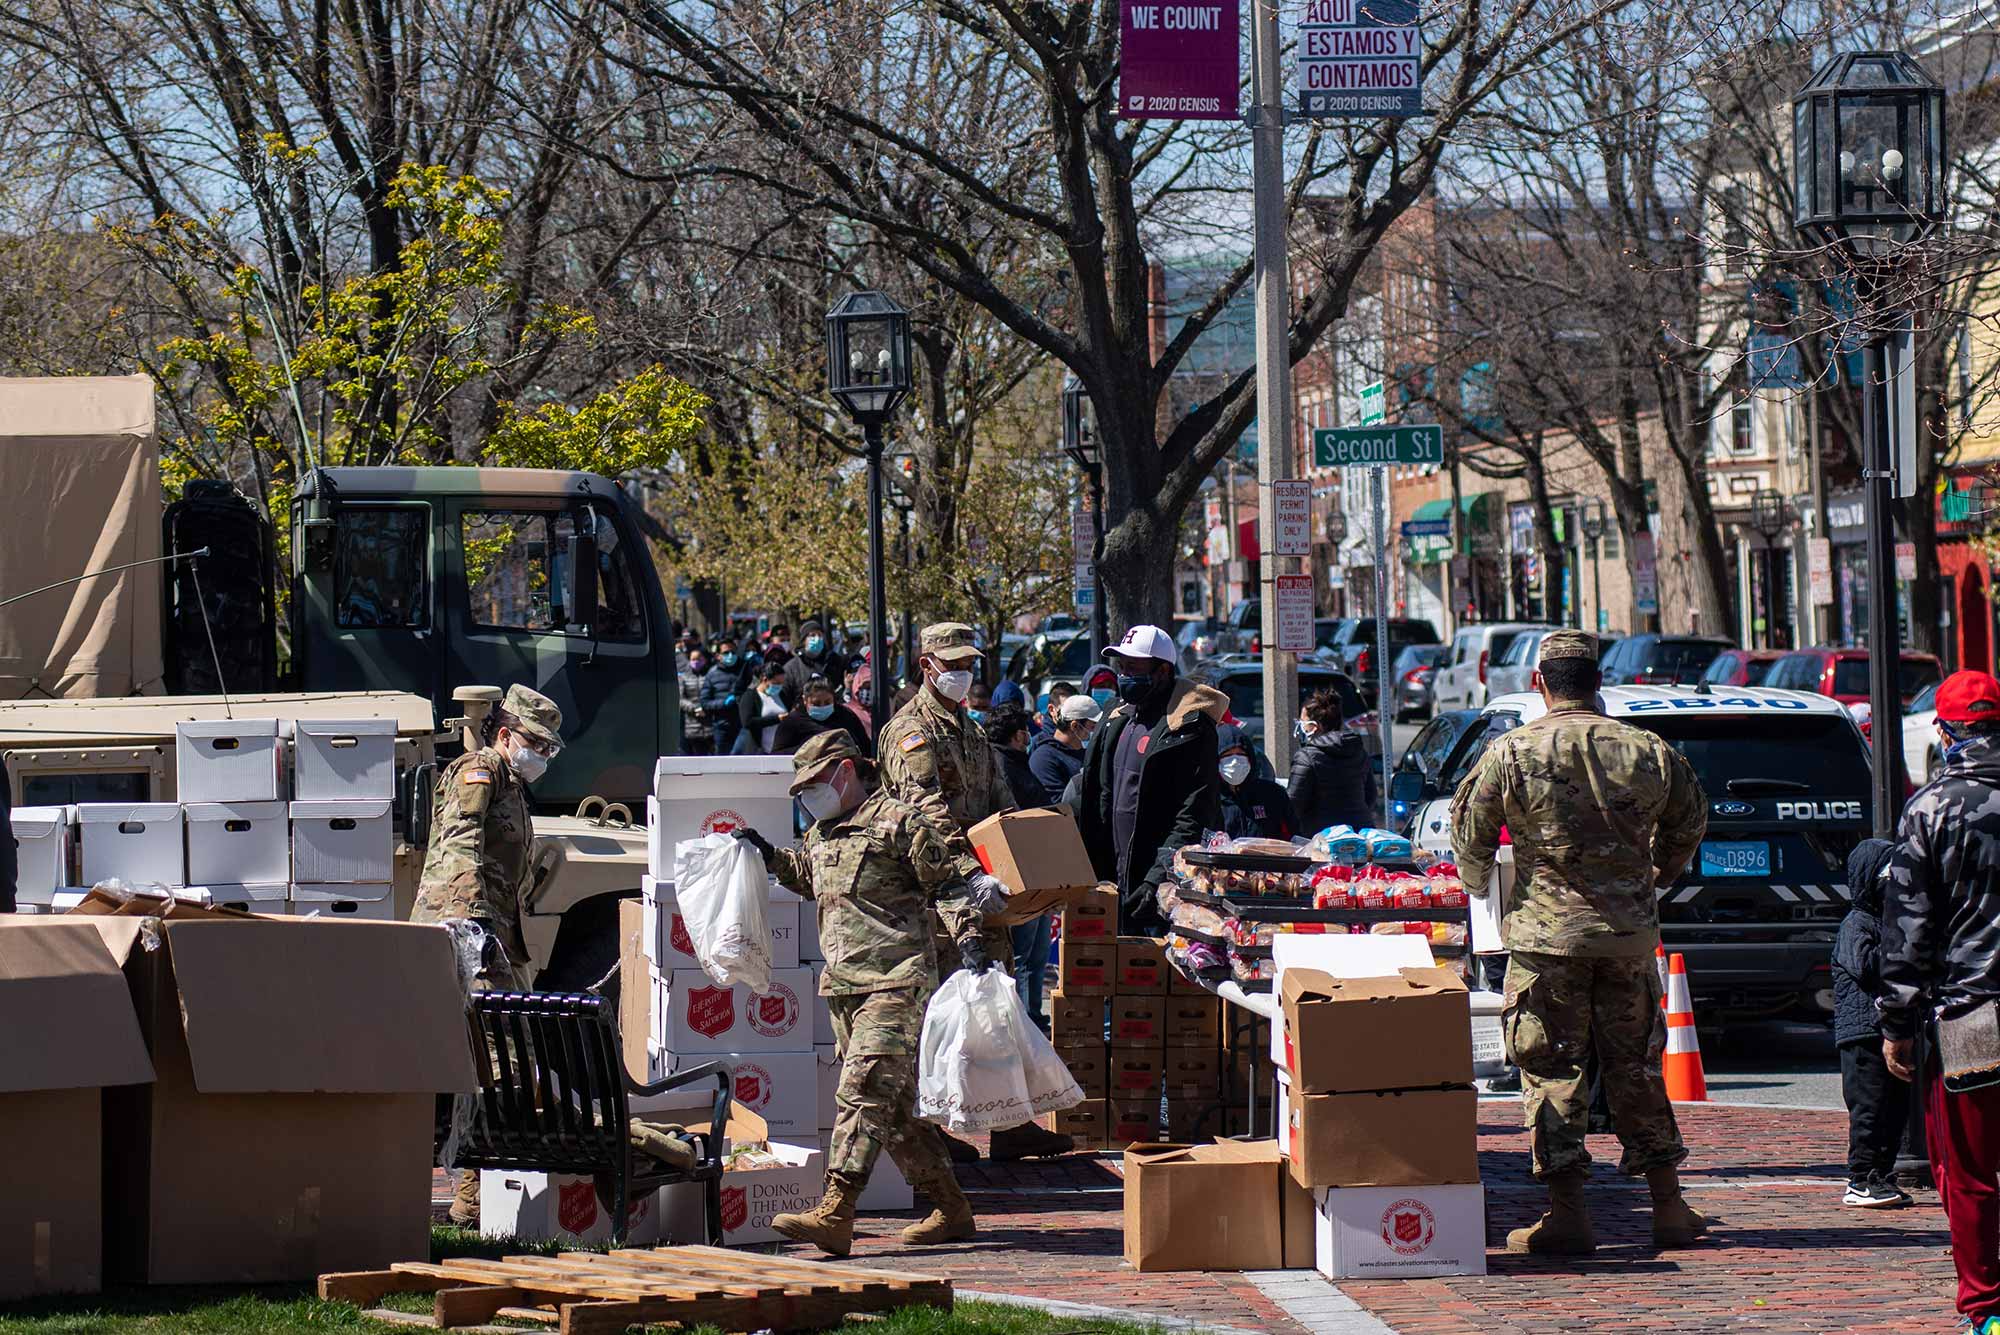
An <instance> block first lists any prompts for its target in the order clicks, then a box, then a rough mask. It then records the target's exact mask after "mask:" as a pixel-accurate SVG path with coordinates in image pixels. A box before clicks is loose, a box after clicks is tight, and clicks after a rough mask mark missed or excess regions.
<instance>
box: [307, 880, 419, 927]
mask: <svg viewBox="0 0 2000 1335" xmlns="http://www.w3.org/2000/svg"><path fill="white" fill-rule="evenodd" d="M287 899H288V901H289V904H288V907H287V908H286V912H288V913H290V914H291V915H292V916H293V917H295V918H310V917H315V916H318V917H323V918H352V919H355V920H356V921H360V922H394V921H396V887H395V886H393V885H388V884H376V885H324V884H321V885H314V884H300V883H298V882H294V883H293V884H292V887H291V893H290V894H289V895H288V896H287Z"/></svg>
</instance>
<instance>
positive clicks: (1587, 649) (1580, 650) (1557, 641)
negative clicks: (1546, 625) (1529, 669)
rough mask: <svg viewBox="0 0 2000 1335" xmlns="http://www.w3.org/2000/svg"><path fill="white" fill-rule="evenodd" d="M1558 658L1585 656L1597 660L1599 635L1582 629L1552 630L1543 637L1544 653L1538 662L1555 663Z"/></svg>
mask: <svg viewBox="0 0 2000 1335" xmlns="http://www.w3.org/2000/svg"><path fill="white" fill-rule="evenodd" d="M1558 658H1585V659H1589V660H1590V661H1591V662H1593V663H1595V662H1596V661H1597V637H1596V636H1595V635H1592V634H1590V633H1588V632H1587V631H1581V630H1552V631H1550V632H1549V633H1548V634H1547V635H1545V636H1543V637H1542V655H1541V658H1540V659H1539V660H1538V663H1553V662H1555V661H1556V660H1557V659H1558Z"/></svg>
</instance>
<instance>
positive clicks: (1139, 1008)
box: [1111, 996, 1167, 1053]
mask: <svg viewBox="0 0 2000 1335" xmlns="http://www.w3.org/2000/svg"><path fill="white" fill-rule="evenodd" d="M1166 1009H1167V999H1166V998H1165V997H1127V996H1115V997H1113V998H1111V1046H1112V1047H1114V1048H1150V1049H1152V1050H1153V1051H1154V1052H1155V1053H1158V1051H1159V1050H1160V1048H1161V1047H1163V1046H1164V1045H1165V1044H1166V1041H1167V1039H1166V1035H1167V1017H1166Z"/></svg>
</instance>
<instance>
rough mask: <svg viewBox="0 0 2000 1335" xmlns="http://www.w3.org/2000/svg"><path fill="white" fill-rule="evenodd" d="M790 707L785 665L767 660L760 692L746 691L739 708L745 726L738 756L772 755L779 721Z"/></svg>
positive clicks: (760, 681) (739, 717) (758, 683)
mask: <svg viewBox="0 0 2000 1335" xmlns="http://www.w3.org/2000/svg"><path fill="white" fill-rule="evenodd" d="M790 708H791V705H790V702H788V701H787V700H786V699H785V666H784V664H782V663H773V662H771V661H770V660H768V659H767V660H765V663H764V668H763V671H761V672H760V673H758V680H757V689H756V690H754V691H745V692H744V693H743V697H742V699H740V700H739V701H738V702H737V705H736V712H737V720H738V722H740V723H741V724H742V726H743V730H742V732H741V733H739V734H738V735H737V738H736V754H738V755H747V756H757V755H769V754H770V751H771V738H772V735H773V734H774V733H775V732H776V731H777V727H778V720H779V719H781V718H783V717H784V716H785V714H786V712H787V711H788V710H789V709H790Z"/></svg>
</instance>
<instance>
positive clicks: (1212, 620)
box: [1174, 617, 1222, 671]
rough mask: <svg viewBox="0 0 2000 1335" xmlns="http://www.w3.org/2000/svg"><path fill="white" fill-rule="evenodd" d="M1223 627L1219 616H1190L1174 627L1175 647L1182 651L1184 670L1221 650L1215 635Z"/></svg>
mask: <svg viewBox="0 0 2000 1335" xmlns="http://www.w3.org/2000/svg"><path fill="white" fill-rule="evenodd" d="M1221 629H1222V620H1221V618H1219V617H1190V618H1188V619H1187V620H1186V621H1183V622H1181V623H1180V624H1179V625H1178V626H1176V627H1174V647H1175V648H1176V649H1178V650H1179V651H1180V658H1181V664H1180V665H1181V670H1182V671H1186V670H1187V669H1188V668H1191V667H1193V666H1194V665H1195V664H1196V663H1199V662H1200V661H1201V660H1202V659H1204V658H1213V657H1214V656H1215V655H1216V654H1217V653H1218V652H1219V650H1218V649H1217V648H1216V642H1215V637H1216V634H1217V632H1219V631H1220V630H1221Z"/></svg>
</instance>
